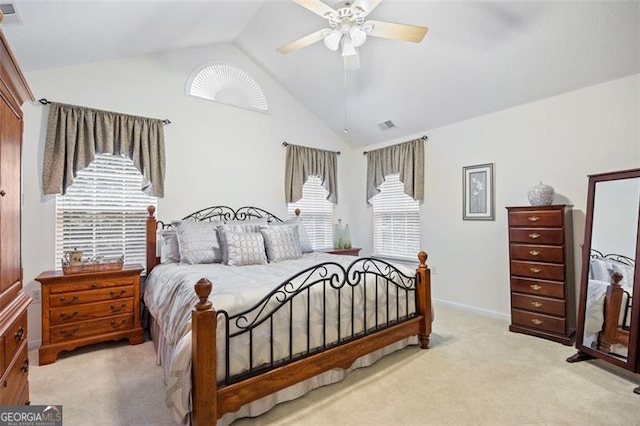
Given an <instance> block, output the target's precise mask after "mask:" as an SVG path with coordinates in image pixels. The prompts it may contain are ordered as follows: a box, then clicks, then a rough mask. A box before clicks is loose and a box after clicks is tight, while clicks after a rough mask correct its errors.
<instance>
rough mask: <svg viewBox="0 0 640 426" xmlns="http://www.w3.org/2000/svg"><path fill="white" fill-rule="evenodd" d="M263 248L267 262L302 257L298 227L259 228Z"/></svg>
mask: <svg viewBox="0 0 640 426" xmlns="http://www.w3.org/2000/svg"><path fill="white" fill-rule="evenodd" d="M260 233H261V234H262V236H263V237H264V247H265V249H266V251H267V259H269V262H281V261H283V260H293V259H299V258H300V257H302V249H301V248H300V237H299V236H298V225H283V226H261V227H260Z"/></svg>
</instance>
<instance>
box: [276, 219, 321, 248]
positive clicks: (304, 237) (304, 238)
mask: <svg viewBox="0 0 640 426" xmlns="http://www.w3.org/2000/svg"><path fill="white" fill-rule="evenodd" d="M270 225H271V226H283V225H285V226H286V225H296V227H297V228H298V238H299V240H300V249H301V250H302V253H313V246H312V245H311V239H310V238H309V234H308V233H307V229H306V228H305V227H304V224H303V223H302V219H300V217H293V218H291V219H287V220H285V221H284V222H283V223H271V224H270Z"/></svg>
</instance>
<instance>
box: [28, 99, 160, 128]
mask: <svg viewBox="0 0 640 426" xmlns="http://www.w3.org/2000/svg"><path fill="white" fill-rule="evenodd" d="M38 102H40V103H41V104H42V105H49V104H50V103H51V101H48V100H47V98H42V99H38ZM160 121H162V122H163V123H164V125H165V126H166V125H167V124H171V120H169V119H166V118H165V119H164V120H160Z"/></svg>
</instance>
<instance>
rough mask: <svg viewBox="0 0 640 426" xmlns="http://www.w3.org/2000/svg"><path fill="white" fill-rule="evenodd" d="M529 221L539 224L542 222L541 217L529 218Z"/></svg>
mask: <svg viewBox="0 0 640 426" xmlns="http://www.w3.org/2000/svg"><path fill="white" fill-rule="evenodd" d="M527 219H529V222H537V221H539V220H540V216H529V217H528V218H527Z"/></svg>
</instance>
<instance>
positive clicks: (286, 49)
mask: <svg viewBox="0 0 640 426" xmlns="http://www.w3.org/2000/svg"><path fill="white" fill-rule="evenodd" d="M293 1H294V2H295V3H298V4H299V5H300V6H302V7H304V8H306V9H308V10H310V11H312V12H313V13H315V14H317V15H320V16H322V17H323V18H325V19H327V20H328V21H329V26H330V27H331V28H323V29H321V30H319V31H316V32H314V33H311V34H309V35H306V36H304V37H302V38H300V39H298V40H295V41H292V42H291V43H288V44H285V45H284V46H281V47H279V48H278V49H277V50H278V52H280V53H282V54H287V53H290V52H293V51H295V50H298V49H302V48H303V47H306V46H309V45H311V44H313V43H316V42H318V41H320V40H324V44H325V45H326V46H327V47H328V48H329V49H331V50H334V51H336V50H338V48H340V47H341V48H342V56H344V57H349V56H355V55H357V54H358V51H357V48H358V47H360V46H362V45H363V44H364V42H365V41H366V40H367V36H374V37H382V38H388V39H393V40H404V41H411V42H414V43H420V42H421V41H422V39H423V38H424V36H425V34H426V33H427V27H421V26H418V25H409V24H395V23H392V22H384V21H373V20H368V21H365V17H366V16H367V15H368V14H369V13H371V11H372V10H373V9H375V7H376V6H378V5H379V4H380V2H381V1H382V0H354V1H341V2H339V3H337V4H336V5H335V7H330V6H328V5H327V4H325V3H323V2H322V1H320V0H293Z"/></svg>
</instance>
